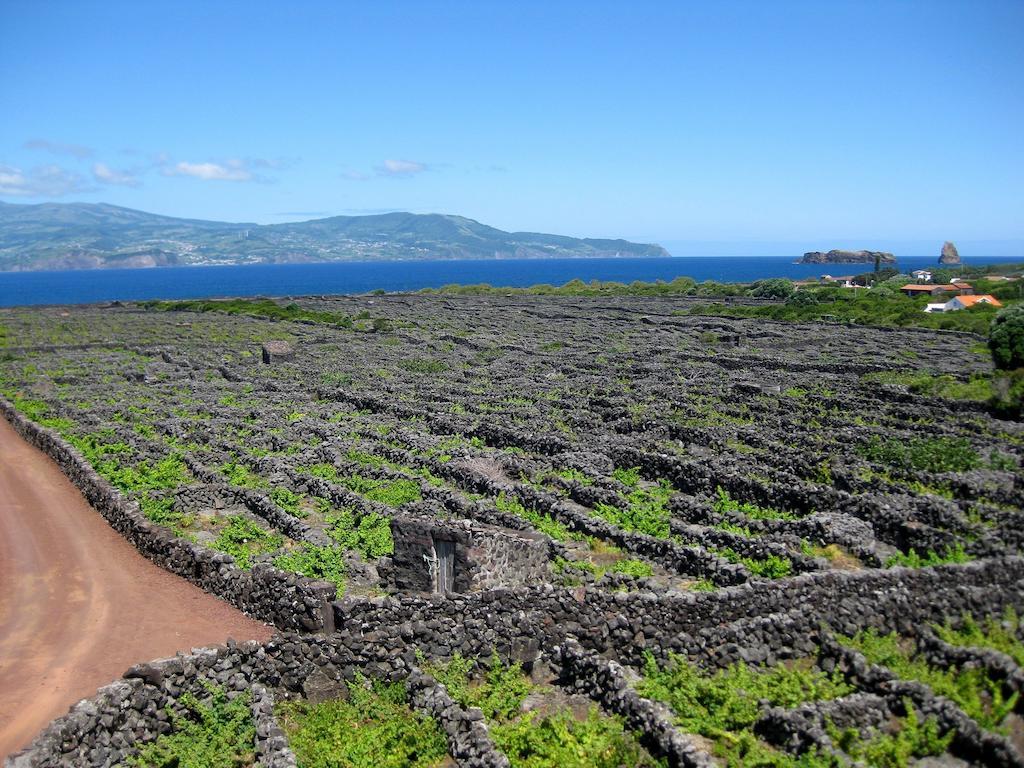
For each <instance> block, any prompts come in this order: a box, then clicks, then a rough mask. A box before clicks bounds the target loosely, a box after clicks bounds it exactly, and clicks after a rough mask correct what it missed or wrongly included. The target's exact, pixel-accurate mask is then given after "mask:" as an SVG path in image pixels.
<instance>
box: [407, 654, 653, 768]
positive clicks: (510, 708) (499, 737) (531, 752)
mask: <svg viewBox="0 0 1024 768" xmlns="http://www.w3.org/2000/svg"><path fill="white" fill-rule="evenodd" d="M473 667H474V663H473V662H472V661H471V660H468V659H464V658H462V657H461V656H455V657H454V658H453V659H452V660H451V661H450V662H448V663H447V664H437V665H426V668H427V670H428V671H429V672H430V673H431V674H432V675H433V676H434V677H435V679H437V680H438V682H440V683H442V684H444V686H445V687H446V688H447V689H448V693H449V695H450V696H451V697H452V698H453V699H455V701H457V702H459V703H460V704H461V705H463V706H464V707H479V708H480V710H481V711H482V712H483V714H484V717H485V718H486V719H487V721H488V727H489V729H490V732H491V737H492V738H493V739H494V743H495V744H496V745H497V746H498V748H499V749H501V751H502V752H504V753H505V754H506V755H507V756H508V758H509V761H510V762H511V764H512V765H513V766H514V767H515V768H555V767H556V766H557V767H558V768H618V767H619V766H627V765H628V766H652V767H653V766H657V765H662V762H661V761H655V760H654V759H653V758H652V757H651V756H650V755H649V754H648V753H647V752H646V750H644V749H643V748H642V747H641V746H640V745H639V744H638V743H637V741H636V739H635V738H634V737H633V735H632V734H631V733H629V732H627V731H626V730H625V727H624V725H623V722H622V720H621V718H618V717H612V716H608V715H604V714H602V713H601V712H600V710H598V708H597V707H596V706H593V707H591V708H590V710H589V711H588V713H587V715H586V718H585V719H576V718H575V717H573V715H572V713H571V712H569V711H564V710H563V711H558V712H541V711H536V710H535V711H531V712H526V713H523V712H522V709H521V707H522V703H523V700H524V699H525V698H526V697H527V696H528V695H529V694H531V693H534V692H543V690H544V688H543V686H536V685H534V684H532V683H531V682H530V680H529V679H528V678H527V677H526V676H525V675H524V674H523V673H522V671H521V669H520V667H519V664H518V663H516V664H512V665H505V664H503V663H502V662H501V660H500V659H498V658H497V656H495V657H493V658H492V659H491V661H490V663H489V667H488V669H487V672H486V674H485V675H484V676H483V678H482V679H481V680H478V681H474V680H471V678H470V672H471V671H472V669H473Z"/></svg>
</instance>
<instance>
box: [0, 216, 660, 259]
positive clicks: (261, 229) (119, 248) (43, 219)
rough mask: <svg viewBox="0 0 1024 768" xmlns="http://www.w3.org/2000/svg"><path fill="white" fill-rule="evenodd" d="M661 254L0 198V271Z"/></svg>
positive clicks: (458, 226)
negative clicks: (232, 220) (236, 220)
mask: <svg viewBox="0 0 1024 768" xmlns="http://www.w3.org/2000/svg"><path fill="white" fill-rule="evenodd" d="M668 255H669V253H668V251H666V250H665V249H664V248H662V247H661V246H659V245H648V244H641V243H632V242H629V241H627V240H612V239H594V238H575V237H566V236H563V235H550V234H543V233H538V232H504V231H502V230H500V229H496V228H494V227H489V226H487V225H486V224H481V223H480V222H478V221H474V220H473V219H467V218H465V217H463V216H451V215H446V214H436V213H431V214H415V213H384V214H378V215H372V216H332V217H330V218H326V219H312V220H310V221H302V222H291V223H285V224H253V223H228V222H220V221H204V220H200V219H178V218H174V217H171V216H161V215H158V214H153V213H146V212H144V211H136V210H133V209H131V208H121V207H119V206H115V205H109V204H106V203H40V204H38V205H19V204H13V203H3V202H0V271H27V270H43V269H102V268H110V267H163V266H189V265H205V264H274V263H303V262H326V261H396V260H426V259H503V258H585V257H665V256H668Z"/></svg>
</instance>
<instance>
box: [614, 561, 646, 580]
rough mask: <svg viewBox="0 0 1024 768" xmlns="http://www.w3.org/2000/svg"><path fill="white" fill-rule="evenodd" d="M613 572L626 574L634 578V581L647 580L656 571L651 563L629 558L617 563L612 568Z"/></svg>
mask: <svg viewBox="0 0 1024 768" xmlns="http://www.w3.org/2000/svg"><path fill="white" fill-rule="evenodd" d="M612 572H613V573H624V574H626V575H627V576H632V577H633V578H634V579H646V578H649V577H650V576H651V575H652V574H653V573H654V569H653V568H652V567H651V565H650V563H645V562H644V561H643V560H637V559H636V558H633V557H627V558H626V559H625V560H619V561H618V562H617V563H615V564H614V565H613V566H612Z"/></svg>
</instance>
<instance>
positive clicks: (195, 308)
mask: <svg viewBox="0 0 1024 768" xmlns="http://www.w3.org/2000/svg"><path fill="white" fill-rule="evenodd" d="M139 305H140V306H141V307H143V308H145V309H152V310H158V311H160V312H222V313H224V314H227V315H250V316H252V317H266V318H270V319H272V320H293V321H294V320H305V321H307V322H311V323H318V324H322V325H333V326H337V327H339V328H351V327H352V318H351V317H349V316H348V315H345V314H342V313H340V312H317V311H314V310H309V309H303V308H302V307H300V306H299V305H298V304H295V303H294V302H293V303H291V304H286V305H284V306H282V305H281V304H278V303H277V302H276V301H272V300H270V299H228V300H209V299H192V300H188V301H143V302H140V303H139Z"/></svg>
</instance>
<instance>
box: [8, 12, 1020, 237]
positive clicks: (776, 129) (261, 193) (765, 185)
mask: <svg viewBox="0 0 1024 768" xmlns="http://www.w3.org/2000/svg"><path fill="white" fill-rule="evenodd" d="M291 6H294V7H291ZM1022 31H1024V2H1020V1H1019V0H1012V1H1011V2H982V1H981V0H964V2H940V1H939V0H926V1H925V0H922V1H921V2H896V1H895V0H886V1H885V2H843V1H842V0H836V1H831V0H830V1H829V2H807V3H802V2H783V1H780V2H771V3H766V2H728V1H724V2H706V3H684V2H672V3H655V2H636V3H622V2H617V3H604V2H599V1H591V2H579V3H570V2H561V3H559V2H550V1H549V2H536V3H535V2H520V1H517V2H515V3H512V2H509V3H502V4H499V3H497V2H480V1H479V0H476V1H467V2H426V1H425V0H424V1H423V2H400V3H392V2H373V3H369V2H367V3H345V2H325V3H318V2H297V3H294V4H291V3H289V4H284V3H261V2H256V1H254V0H249V2H244V3H231V2H204V3H194V2H189V1H188V0H178V1H177V2H173V3H163V2H156V1H155V0H146V1H145V2H139V0H133V1H132V2H89V1H88V0H80V1H78V2H47V1H46V0H0V114H2V115H3V116H4V117H3V119H2V120H0V199H2V200H5V201H7V202H41V201H47V200H53V201H66V202H67V201H87V202H96V201H105V202H111V203H115V204H118V205H124V206H129V207H133V208H140V209H143V210H148V211H153V212H156V213H164V214H169V215H174V216H187V217H195V218H209V219H223V220H233V221H257V222H261V223H269V222H278V221H288V220H298V219H305V218H315V217H320V216H327V215H335V214H355V213H371V212H379V211H384V210H411V211H416V212H443V213H458V214H462V215H465V216H470V217H472V218H475V219H478V220H480V221H483V222H485V223H488V224H492V225H494V226H497V227H501V228H503V229H510V230H533V231H547V232H558V233H563V234H571V235H579V236H594V237H599V236H622V237H628V238H631V239H640V240H647V241H657V242H662V243H665V244H668V245H669V247H670V249H671V250H673V251H674V252H676V253H681V254H687V253H692V254H697V253H701V254H707V255H715V254H717V253H722V254H737V255H738V254H750V255H756V254H762V253H763V254H767V253H776V252H778V253H791V252H794V251H799V250H805V249H809V248H822V249H827V248H830V247H888V248H889V249H890V250H896V251H898V252H903V253H907V254H912V253H930V252H931V251H933V250H934V251H935V252H936V254H937V252H938V247H939V246H940V245H941V242H942V240H944V239H953V240H955V241H957V243H958V244H959V245H960V247H961V251H962V252H966V253H971V252H975V253H979V254H985V255H1024V247H1022V246H1024V184H1022V179H1024V139H1022V136H1024V128H1022V126H1024V46H1022V45H1020V39H1021V33H1022ZM965 245H966V248H965Z"/></svg>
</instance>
